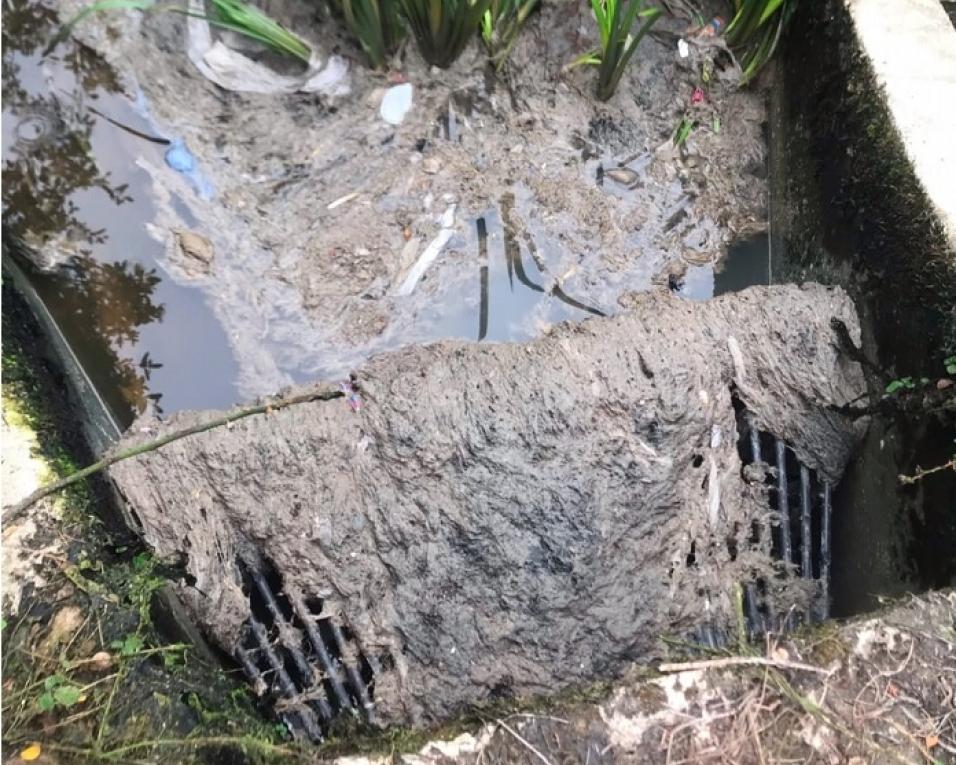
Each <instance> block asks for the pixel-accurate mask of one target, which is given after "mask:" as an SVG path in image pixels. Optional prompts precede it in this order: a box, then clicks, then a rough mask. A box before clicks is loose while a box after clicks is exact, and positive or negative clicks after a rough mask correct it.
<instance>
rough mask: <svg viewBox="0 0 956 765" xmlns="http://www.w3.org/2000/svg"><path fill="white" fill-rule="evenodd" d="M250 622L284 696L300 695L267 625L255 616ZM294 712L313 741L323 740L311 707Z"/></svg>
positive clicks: (292, 712) (293, 696)
mask: <svg viewBox="0 0 956 765" xmlns="http://www.w3.org/2000/svg"><path fill="white" fill-rule="evenodd" d="M249 624H250V626H251V627H252V634H253V635H255V638H256V642H257V643H258V644H259V650H260V651H261V652H262V654H263V655H264V656H265V657H266V661H268V663H269V666H270V667H271V668H272V669H273V670H274V671H275V674H276V680H277V681H278V683H279V689H280V690H281V691H282V694H283V696H285V697H286V698H289V699H292V698H295V697H296V696H298V690H297V689H296V687H295V683H293V682H292V678H291V677H289V673H288V672H286V669H285V666H283V664H282V660H281V659H279V656H278V655H277V654H276V652H275V651H274V650H273V649H272V645H271V644H270V643H269V636H268V635H267V634H266V629H265V627H263V626H262V625H261V624H260V623H259V622H258V621H257V620H256V619H255V618H250V619H249ZM293 714H294V715H295V716H296V717H298V718H299V719H300V720H301V721H302V728H303V729H304V730H305V732H306V733H307V734H308V735H309V738H311V739H312V740H313V741H321V740H322V731H321V730H320V729H319V725H318V722H317V721H316V719H315V716H314V715H313V714H312V710H311V709H308V708H306V709H294V710H292V711H291V712H290V715H293Z"/></svg>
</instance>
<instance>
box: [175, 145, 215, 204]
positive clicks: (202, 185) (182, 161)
mask: <svg viewBox="0 0 956 765" xmlns="http://www.w3.org/2000/svg"><path fill="white" fill-rule="evenodd" d="M166 164H167V165H169V166H170V167H171V168H172V169H173V170H175V171H176V172H178V173H182V174H183V175H185V176H186V177H187V178H188V179H189V181H190V182H191V183H192V185H193V188H194V189H196V193H197V194H199V196H200V197H202V198H203V199H211V198H212V195H213V188H212V184H211V183H210V182H209V179H208V178H206V177H205V176H204V175H203V174H202V173H200V172H199V169H198V166H197V164H198V163H197V162H196V157H194V156H193V154H192V152H191V151H189V149H187V148H186V144H185V143H184V142H183V139H182V138H174V139H172V140H171V141H170V142H169V148H168V149H166Z"/></svg>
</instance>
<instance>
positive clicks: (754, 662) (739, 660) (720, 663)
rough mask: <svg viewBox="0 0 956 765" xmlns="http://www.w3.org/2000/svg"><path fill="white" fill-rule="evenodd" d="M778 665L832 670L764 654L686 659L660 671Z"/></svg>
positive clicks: (664, 665)
mask: <svg viewBox="0 0 956 765" xmlns="http://www.w3.org/2000/svg"><path fill="white" fill-rule="evenodd" d="M743 666H750V667H776V668H777V669H797V670H800V671H802V672H816V673H817V674H820V675H830V674H832V672H831V671H830V670H828V669H823V668H822V667H814V666H813V665H812V664H801V663H800V662H796V661H777V660H776V659H765V658H764V657H763V656H729V657H727V658H725V659H709V660H707V661H685V662H680V663H677V664H661V665H660V666H659V667H658V668H657V669H658V671H659V672H687V671H689V670H698V669H724V668H725V667H743Z"/></svg>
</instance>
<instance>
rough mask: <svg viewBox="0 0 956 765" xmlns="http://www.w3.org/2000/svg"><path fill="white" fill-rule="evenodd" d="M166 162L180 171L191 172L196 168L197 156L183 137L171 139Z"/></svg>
mask: <svg viewBox="0 0 956 765" xmlns="http://www.w3.org/2000/svg"><path fill="white" fill-rule="evenodd" d="M166 164H167V165H169V166H170V167H171V168H172V169H173V170H175V171H176V172H179V173H191V172H192V171H193V170H195V169H196V158H195V157H194V156H193V155H192V154H191V153H190V151H189V149H187V148H186V144H184V143H183V141H182V139H181V138H176V139H174V140H172V141H170V144H169V148H168V149H166Z"/></svg>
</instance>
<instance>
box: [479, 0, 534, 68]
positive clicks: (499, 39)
mask: <svg viewBox="0 0 956 765" xmlns="http://www.w3.org/2000/svg"><path fill="white" fill-rule="evenodd" d="M537 4H538V0H491V5H490V6H489V7H488V10H487V11H485V14H484V16H482V17H481V39H482V40H484V42H485V46H486V47H487V48H488V55H489V56H490V57H491V60H492V62H493V63H494V65H495V68H496V69H499V70H500V69H501V67H502V66H504V63H505V61H507V59H508V56H509V55H510V54H511V49H512V48H513V47H514V44H515V42H516V41H517V39H518V32H520V31H521V27H522V26H523V25H524V23H525V21H527V19H528V16H530V15H531V12H532V11H533V10H534V9H535V7H536V6H537Z"/></svg>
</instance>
